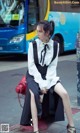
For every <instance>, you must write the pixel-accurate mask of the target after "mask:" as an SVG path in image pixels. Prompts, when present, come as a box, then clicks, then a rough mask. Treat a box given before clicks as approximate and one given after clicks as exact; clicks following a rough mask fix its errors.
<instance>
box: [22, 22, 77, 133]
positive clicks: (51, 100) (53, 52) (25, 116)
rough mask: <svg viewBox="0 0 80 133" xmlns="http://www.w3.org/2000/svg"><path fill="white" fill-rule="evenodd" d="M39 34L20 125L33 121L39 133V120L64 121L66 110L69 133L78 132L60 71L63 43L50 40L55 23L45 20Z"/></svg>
mask: <svg viewBox="0 0 80 133" xmlns="http://www.w3.org/2000/svg"><path fill="white" fill-rule="evenodd" d="M36 31H37V35H38V39H36V40H35V42H33V43H30V45H29V51H28V72H27V85H28V89H27V93H26V98H25V103H24V108H23V113H22V117H21V123H20V124H21V125H28V124H29V122H30V118H32V121H33V128H34V133H39V129H38V118H41V117H42V118H45V119H46V121H47V118H48V121H49V120H50V122H53V121H61V120H64V108H65V112H66V115H67V119H68V125H67V131H68V133H76V129H75V127H74V122H73V119H72V112H71V107H70V100H69V96H68V93H67V91H66V90H65V88H64V87H63V86H62V84H61V82H60V79H59V77H58V76H57V72H56V68H57V62H58V53H59V44H58V43H56V42H54V41H53V40H52V39H51V38H50V37H51V35H52V33H53V32H54V22H48V21H41V22H39V23H38V24H37V27H36ZM55 46H56V47H55ZM41 97H42V98H43V99H42V100H41ZM63 106H64V108H63ZM59 114H60V115H59Z"/></svg>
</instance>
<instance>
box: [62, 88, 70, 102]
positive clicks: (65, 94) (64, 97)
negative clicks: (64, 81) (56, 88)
mask: <svg viewBox="0 0 80 133" xmlns="http://www.w3.org/2000/svg"><path fill="white" fill-rule="evenodd" d="M68 98H69V95H68V92H67V91H66V90H65V91H63V92H62V99H63V100H67V99H68Z"/></svg>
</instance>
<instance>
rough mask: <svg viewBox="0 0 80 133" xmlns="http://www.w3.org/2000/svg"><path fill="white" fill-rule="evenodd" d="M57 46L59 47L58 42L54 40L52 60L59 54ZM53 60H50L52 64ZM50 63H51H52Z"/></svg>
mask: <svg viewBox="0 0 80 133" xmlns="http://www.w3.org/2000/svg"><path fill="white" fill-rule="evenodd" d="M57 47H58V43H57V42H56V41H54V44H53V53H54V54H53V58H52V60H51V62H52V61H53V60H54V59H55V58H56V56H57ZM51 62H50V64H51ZM50 64H49V65H50Z"/></svg>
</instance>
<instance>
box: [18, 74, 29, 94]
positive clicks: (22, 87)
mask: <svg viewBox="0 0 80 133" xmlns="http://www.w3.org/2000/svg"><path fill="white" fill-rule="evenodd" d="M26 89H27V81H26V76H23V77H22V79H21V80H20V82H19V84H18V85H17V86H16V89H15V90H16V93H20V94H22V95H25V94H26Z"/></svg>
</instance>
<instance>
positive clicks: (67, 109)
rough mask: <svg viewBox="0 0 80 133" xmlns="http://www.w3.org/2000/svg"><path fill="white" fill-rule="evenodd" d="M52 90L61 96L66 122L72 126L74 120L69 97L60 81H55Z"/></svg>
mask: <svg viewBox="0 0 80 133" xmlns="http://www.w3.org/2000/svg"><path fill="white" fill-rule="evenodd" d="M54 91H55V92H56V93H57V94H58V95H59V96H60V97H61V98H62V101H63V105H64V109H65V112H66V115H67V119H68V124H69V125H70V126H72V127H74V122H73V118H72V111H71V107H70V99H69V95H68V93H67V91H66V90H65V89H64V87H63V86H62V85H61V83H57V84H56V85H55V87H54Z"/></svg>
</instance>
